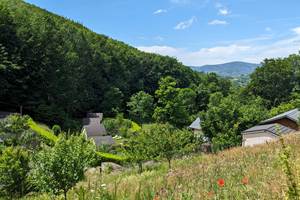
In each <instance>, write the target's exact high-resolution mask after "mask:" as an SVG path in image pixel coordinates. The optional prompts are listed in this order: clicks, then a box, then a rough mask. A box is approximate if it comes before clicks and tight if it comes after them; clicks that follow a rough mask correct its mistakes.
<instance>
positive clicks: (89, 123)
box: [82, 113, 114, 146]
mask: <svg viewBox="0 0 300 200" xmlns="http://www.w3.org/2000/svg"><path fill="white" fill-rule="evenodd" d="M102 119H103V113H88V114H87V117H86V118H84V119H83V120H82V121H83V128H82V131H83V132H85V133H86V135H87V137H88V138H92V139H93V140H94V141H95V144H96V145H97V146H101V145H112V144H114V140H113V138H112V136H110V135H107V132H106V129H105V127H104V125H103V124H102V123H101V121H102Z"/></svg>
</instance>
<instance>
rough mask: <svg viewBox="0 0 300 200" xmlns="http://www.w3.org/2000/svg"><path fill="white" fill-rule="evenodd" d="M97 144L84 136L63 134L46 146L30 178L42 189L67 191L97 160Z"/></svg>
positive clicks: (36, 160) (54, 191) (56, 192)
mask: <svg viewBox="0 0 300 200" xmlns="http://www.w3.org/2000/svg"><path fill="white" fill-rule="evenodd" d="M95 151H96V147H95V144H94V143H93V142H92V141H90V140H86V138H85V137H84V136H83V135H79V136H70V137H69V138H68V139H65V138H64V137H63V136H60V137H59V139H58V141H57V142H56V143H55V145H54V146H53V147H52V148H50V147H48V146H44V147H43V149H42V150H41V151H40V152H39V153H38V154H37V155H36V157H35V158H34V162H33V170H32V173H31V180H32V183H33V185H35V186H36V187H37V189H39V190H40V191H42V192H50V193H53V194H59V193H61V192H63V193H64V197H65V199H66V196H67V191H68V190H69V189H70V188H71V187H73V186H74V185H75V184H76V183H77V182H78V181H80V180H82V179H83V178H84V170H85V169H86V168H87V167H88V166H90V165H91V164H92V163H93V162H94V159H95Z"/></svg>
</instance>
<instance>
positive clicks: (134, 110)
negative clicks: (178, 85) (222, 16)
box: [127, 91, 154, 124]
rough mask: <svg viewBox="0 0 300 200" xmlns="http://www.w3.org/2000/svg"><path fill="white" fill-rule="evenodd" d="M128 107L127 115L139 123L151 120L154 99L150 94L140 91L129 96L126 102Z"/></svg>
mask: <svg viewBox="0 0 300 200" xmlns="http://www.w3.org/2000/svg"><path fill="white" fill-rule="evenodd" d="M127 107H128V108H129V116H130V117H131V118H132V119H133V120H134V121H136V122H139V123H141V124H143V123H148V122H151V119H152V115H153V110H154V99H153V97H152V96H151V95H150V94H147V93H145V92H143V91H140V92H138V93H136V94H134V95H132V96H131V97H130V101H129V102H128V103H127Z"/></svg>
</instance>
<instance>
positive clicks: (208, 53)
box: [25, 0, 300, 66]
mask: <svg viewBox="0 0 300 200" xmlns="http://www.w3.org/2000/svg"><path fill="white" fill-rule="evenodd" d="M25 1H26V2H29V3H32V4H35V5H37V6H39V7H42V8H45V9H47V10H49V11H51V12H54V13H56V14H59V15H62V16H65V17H67V18H70V19H72V20H74V21H77V22H80V23H82V24H83V25H85V26H86V27H88V28H90V29H91V30H93V31H95V32H97V33H101V34H105V35H107V36H110V37H112V38H114V39H117V40H121V41H123V42H125V43H128V44H130V45H132V46H134V47H137V48H139V49H140V50H143V51H146V52H154V53H159V54H162V55H169V56H173V57H176V58H177V59H178V60H179V61H181V62H183V63H184V64H186V65H193V66H199V65H204V64H217V63H224V62H230V61H246V62H254V63H259V62H261V61H262V60H263V59H264V58H271V57H283V56H287V55H289V54H291V53H297V52H298V51H299V50H300V12H299V8H300V1H299V0H285V1H283V0H220V1H219V0H25Z"/></svg>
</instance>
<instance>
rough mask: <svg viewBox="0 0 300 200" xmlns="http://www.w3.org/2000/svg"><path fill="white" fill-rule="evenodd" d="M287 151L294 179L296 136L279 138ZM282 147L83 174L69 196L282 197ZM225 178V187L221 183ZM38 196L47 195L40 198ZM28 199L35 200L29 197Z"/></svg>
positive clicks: (296, 174)
mask: <svg viewBox="0 0 300 200" xmlns="http://www.w3.org/2000/svg"><path fill="white" fill-rule="evenodd" d="M284 141H285V143H286V144H288V146H289V147H290V149H291V155H292V156H291V159H290V160H291V162H290V163H291V164H292V165H293V173H294V177H295V180H296V181H298V179H299V166H300V160H299V154H300V147H299V145H298V144H299V143H300V135H298V134H294V135H291V136H288V137H284ZM281 151H282V147H281V145H280V143H279V142H272V143H269V144H266V145H260V146H256V147H251V148H248V147H247V148H241V147H239V148H233V149H230V150H226V151H223V152H220V153H218V154H211V155H195V156H190V157H185V158H182V159H178V160H176V161H175V162H174V165H173V169H172V170H170V171H169V170H168V169H167V164H166V163H162V164H161V165H159V166H157V167H156V169H152V170H148V171H147V170H146V171H145V172H143V173H142V174H137V173H136V171H135V170H125V171H123V172H113V173H110V174H108V173H106V174H103V175H102V176H100V174H99V173H98V171H97V172H95V171H94V173H91V172H89V173H87V178H86V180H85V181H83V182H81V183H79V184H78V185H77V186H76V187H75V188H74V189H72V190H71V191H69V193H68V198H69V199H107V200H109V199H155V200H158V199H176V200H177V199H286V196H287V181H286V179H287V178H286V176H285V174H284V172H283V170H282V165H281V164H280V163H281V162H280V156H279V154H280V152H281ZM219 179H222V180H224V185H223V183H222V181H220V180H219ZM36 198H37V199H43V198H44V199H48V198H49V197H47V196H43V195H42V196H39V197H36ZM27 199H35V198H34V197H29V198H27Z"/></svg>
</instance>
